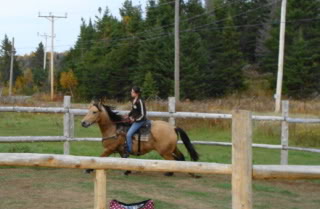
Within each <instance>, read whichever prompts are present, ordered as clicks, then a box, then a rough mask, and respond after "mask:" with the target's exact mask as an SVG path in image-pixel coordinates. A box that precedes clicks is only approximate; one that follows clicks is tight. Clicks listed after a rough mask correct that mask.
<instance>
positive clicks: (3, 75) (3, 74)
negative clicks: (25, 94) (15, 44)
mask: <svg viewBox="0 0 320 209" xmlns="http://www.w3.org/2000/svg"><path fill="white" fill-rule="evenodd" d="M11 49H12V43H11V42H10V41H9V39H8V36H7V35H5V37H4V40H3V41H2V43H1V47H0V63H1V65H0V85H4V84H6V83H9V78H10V64H11ZM14 50H15V49H14ZM19 75H21V70H20V67H19V64H18V61H17V57H16V56H14V59H13V75H12V78H13V82H14V81H15V80H16V78H17V77H18V76H19Z"/></svg>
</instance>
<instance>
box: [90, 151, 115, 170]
mask: <svg viewBox="0 0 320 209" xmlns="http://www.w3.org/2000/svg"><path fill="white" fill-rule="evenodd" d="M112 153H113V150H110V149H107V148H105V149H104V151H103V152H102V154H101V155H100V157H109V156H110V155H111V154H112ZM93 171H94V169H86V170H85V173H92V172H93Z"/></svg>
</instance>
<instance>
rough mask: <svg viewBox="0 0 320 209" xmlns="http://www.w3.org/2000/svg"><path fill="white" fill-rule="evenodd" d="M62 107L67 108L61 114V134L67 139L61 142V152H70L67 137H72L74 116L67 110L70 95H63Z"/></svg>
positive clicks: (66, 153) (69, 103)
mask: <svg viewBox="0 0 320 209" xmlns="http://www.w3.org/2000/svg"><path fill="white" fill-rule="evenodd" d="M63 107H64V108H65V109H66V110H68V111H67V112H66V113H64V116H63V135H64V136H65V137H67V138H68V139H67V141H66V142H64V144H63V154H65V155H69V154H70V142H69V138H72V137H74V116H73V114H71V113H70V112H69V109H70V107H71V97H70V96H64V100H63Z"/></svg>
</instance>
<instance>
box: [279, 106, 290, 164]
mask: <svg viewBox="0 0 320 209" xmlns="http://www.w3.org/2000/svg"><path fill="white" fill-rule="evenodd" d="M282 117H284V120H283V121H282V122H281V146H282V149H281V157H280V164H281V165H288V149H287V147H288V145H289V124H288V121H287V118H288V117H289V101H287V100H286V101H282Z"/></svg>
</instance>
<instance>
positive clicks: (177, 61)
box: [174, 0, 180, 103]
mask: <svg viewBox="0 0 320 209" xmlns="http://www.w3.org/2000/svg"><path fill="white" fill-rule="evenodd" d="M179 7H180V0H176V2H175V18H174V49H175V53H174V96H175V98H176V102H177V103H178V102H179V101H180V40H179V33H180V31H179V22H180V8H179Z"/></svg>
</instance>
